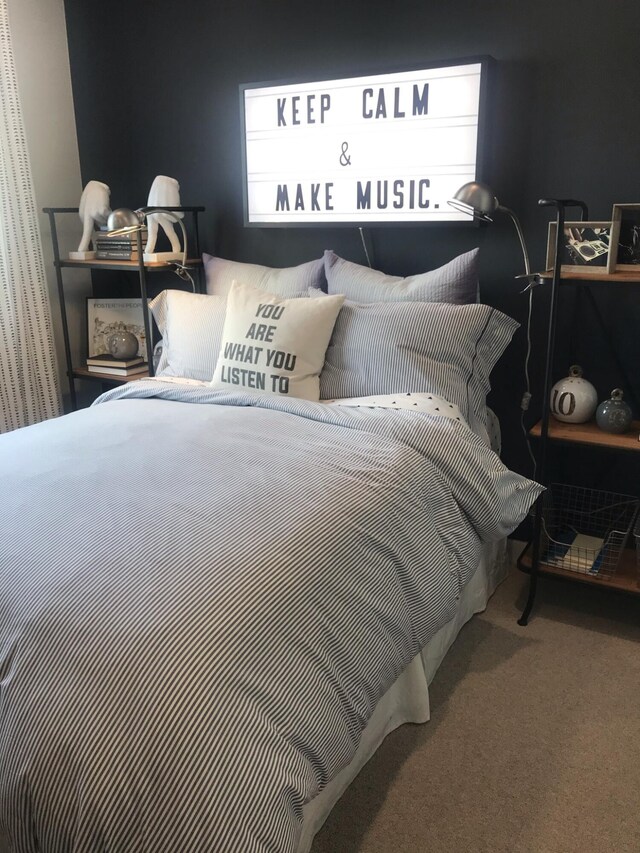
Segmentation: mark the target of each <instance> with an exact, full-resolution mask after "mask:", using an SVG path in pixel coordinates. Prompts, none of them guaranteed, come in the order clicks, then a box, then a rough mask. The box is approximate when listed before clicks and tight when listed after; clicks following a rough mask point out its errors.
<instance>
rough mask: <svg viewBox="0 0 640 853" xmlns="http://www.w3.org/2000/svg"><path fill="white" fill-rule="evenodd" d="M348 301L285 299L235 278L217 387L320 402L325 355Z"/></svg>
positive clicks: (216, 375) (215, 380)
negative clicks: (345, 302) (333, 331)
mask: <svg viewBox="0 0 640 853" xmlns="http://www.w3.org/2000/svg"><path fill="white" fill-rule="evenodd" d="M343 301H344V296H325V297H324V298H323V299H313V298H305V297H298V298H297V299H296V298H294V299H282V298H281V297H279V296H275V295H273V294H271V293H266V292H265V291H264V290H260V289H259V288H257V287H252V286H251V285H248V284H240V283H239V282H235V281H234V282H233V284H232V286H231V290H230V291H229V297H228V299H227V318H226V320H225V323H224V331H223V334H222V347H221V350H220V357H219V358H218V364H217V366H216V370H215V373H214V375H213V379H212V381H211V386H212V387H213V388H217V389H225V390H227V391H228V390H233V389H242V390H252V391H262V392H264V393H266V394H284V395H289V396H291V397H301V398H302V399H304V400H318V399H319V397H320V384H319V376H320V371H321V370H322V365H323V363H324V354H325V352H326V349H327V345H328V343H329V340H330V338H331V332H332V330H333V326H334V324H335V322H336V318H337V316H338V312H339V311H340V308H341V306H342V303H343Z"/></svg>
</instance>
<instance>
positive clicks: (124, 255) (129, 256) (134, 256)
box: [96, 249, 139, 261]
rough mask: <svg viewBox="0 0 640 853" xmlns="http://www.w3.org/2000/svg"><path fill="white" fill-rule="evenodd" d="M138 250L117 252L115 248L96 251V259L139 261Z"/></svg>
mask: <svg viewBox="0 0 640 853" xmlns="http://www.w3.org/2000/svg"><path fill="white" fill-rule="evenodd" d="M138 257H139V255H138V253H137V252H127V251H124V252H115V251H113V249H109V251H107V252H105V251H100V250H97V251H96V260H98V261H137V260H138Z"/></svg>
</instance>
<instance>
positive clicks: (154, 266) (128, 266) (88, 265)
mask: <svg viewBox="0 0 640 853" xmlns="http://www.w3.org/2000/svg"><path fill="white" fill-rule="evenodd" d="M55 266H59V267H75V268H76V269H90V270H134V271H135V270H139V269H140V264H139V263H138V261H122V260H113V261H108V260H102V259H101V260H98V259H94V260H92V261H74V260H72V259H71V258H61V259H60V261H56V263H55ZM187 266H188V267H192V268H194V269H196V268H197V267H201V266H202V261H199V260H198V259H197V258H190V259H189V260H187ZM143 267H144V269H145V270H146V271H147V272H162V271H163V270H171V265H170V264H167V263H159V262H156V263H145V264H143Z"/></svg>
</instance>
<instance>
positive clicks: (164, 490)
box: [0, 381, 539, 853]
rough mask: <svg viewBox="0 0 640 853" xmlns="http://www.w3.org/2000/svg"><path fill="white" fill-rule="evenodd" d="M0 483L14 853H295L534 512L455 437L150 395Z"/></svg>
mask: <svg viewBox="0 0 640 853" xmlns="http://www.w3.org/2000/svg"><path fill="white" fill-rule="evenodd" d="M0 480H1V482H2V484H3V487H2V491H1V493H0V850H2V851H3V853H5V851H7V853H9V851H11V853H32V851H40V853H62V851H65V853H66V851H98V850H99V851H114V853H115V852H116V851H117V853H119V852H120V851H149V853H151V851H154V853H155V852H156V851H172V853H173V851H181V853H182V851H185V852H186V851H189V853H191V851H220V853H227V851H229V853H235V851H237V853H251V851H256V852H258V851H259V853H266V851H279V853H288V851H294V850H295V849H296V844H297V838H298V835H299V832H300V827H301V815H302V806H303V804H304V803H305V802H306V801H308V800H310V799H311V798H312V797H314V796H315V795H316V794H317V793H318V791H319V790H320V789H321V788H322V787H323V786H324V785H325V784H326V783H327V782H328V780H330V779H331V778H333V777H334V776H335V774H336V773H337V772H338V771H339V770H340V769H341V768H342V767H344V766H345V765H346V764H347V763H348V762H349V761H350V759H351V757H352V756H353V754H354V751H355V749H356V747H357V744H358V740H359V737H360V734H361V732H362V730H363V728H364V726H365V725H366V723H367V720H368V719H369V717H370V715H371V714H372V712H373V709H374V708H375V706H376V703H377V701H378V699H379V698H380V697H381V696H382V695H383V693H384V692H385V691H386V690H387V688H388V687H389V686H390V685H391V684H392V683H393V681H394V680H395V679H396V677H397V676H398V675H399V673H400V672H401V671H402V670H403V668H404V667H405V666H406V665H407V664H408V662H409V661H410V660H411V659H412V658H413V657H414V656H415V654H416V653H417V652H418V650H419V649H420V648H421V647H422V646H423V645H424V644H425V643H426V642H427V641H428V640H429V638H430V637H431V636H432V635H433V634H434V633H435V632H436V631H437V630H438V629H439V628H440V627H441V626H442V625H443V624H445V623H446V622H447V620H448V619H449V617H450V616H451V614H452V613H453V612H454V609H455V604H456V599H457V598H458V596H459V595H460V591H461V589H462V588H463V586H464V585H465V583H466V582H467V581H468V580H469V578H470V576H471V574H472V571H473V567H474V566H475V565H476V564H477V557H478V553H479V549H480V545H481V541H489V540H492V539H495V538H499V537H502V536H504V535H505V533H507V532H509V530H510V529H512V528H513V527H514V526H515V525H516V524H517V523H518V522H519V521H520V519H521V518H522V517H523V516H524V514H525V512H526V510H527V508H528V507H529V506H530V504H531V503H532V501H533V500H534V498H535V496H536V495H537V494H538V491H539V487H537V486H536V485H535V484H533V483H531V482H530V481H528V480H525V479H523V478H521V477H519V476H518V475H516V474H513V473H511V472H509V471H507V469H506V468H504V466H502V464H501V463H500V461H499V460H498V458H497V457H496V456H495V455H494V454H493V453H492V452H491V451H490V450H489V449H488V448H487V447H486V445H485V444H484V443H483V442H482V441H481V440H480V439H479V438H478V437H476V436H475V435H473V434H472V433H471V432H470V430H469V429H468V428H467V427H466V426H464V425H463V424H462V423H459V422H456V421H454V420H450V419H444V418H439V417H432V416H429V415H425V414H418V413H412V412H409V411H406V410H384V409H359V408H346V407H342V406H326V405H323V404H321V403H312V402H306V401H301V400H291V399H287V398H284V397H271V396H269V397H261V396H258V395H250V394H243V395H229V394H226V393H224V392H214V391H212V390H211V389H208V388H202V387H198V386H191V387H189V386H185V385H183V386H179V385H175V384H173V385H172V384H169V383H166V384H164V383H158V382H145V381H139V382H135V383H131V384H130V385H127V386H124V387H122V388H118V389H116V390H114V391H111V392H109V393H108V394H107V395H104V396H103V397H102V398H101V402H100V404H99V405H95V406H93V407H92V408H90V409H86V410H82V411H79V412H76V413H74V414H72V415H68V416H66V417H64V418H59V419H57V420H52V421H48V422H46V423H43V424H39V425H37V426H33V427H29V428H26V429H23V430H17V431H15V432H13V433H9V434H7V435H4V436H0Z"/></svg>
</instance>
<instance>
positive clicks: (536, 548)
mask: <svg viewBox="0 0 640 853" xmlns="http://www.w3.org/2000/svg"><path fill="white" fill-rule="evenodd" d="M538 204H539V205H540V206H541V207H555V208H556V235H555V236H556V244H555V255H554V265H553V276H552V278H551V295H550V300H549V318H548V331H547V344H546V360H545V369H544V382H543V392H542V393H543V396H542V420H541V428H540V437H539V441H538V465H537V474H536V479H537V481H538V482H539V483H541V484H542V485H543V486H545V487H547V486H549V485H550V483H549V482H548V480H549V478H548V471H547V468H548V461H547V456H548V454H547V450H548V443H549V440H550V439H549V418H550V416H551V408H550V399H549V398H550V391H551V383H552V371H553V362H554V354H555V344H556V321H557V314H558V299H559V295H560V281H561V278H562V269H561V265H562V260H561V259H562V250H563V245H564V244H563V239H564V223H565V220H566V215H565V213H566V209H567V208H568V207H579V208H580V210H581V220H582V221H585V220H588V219H589V212H588V208H587V205H586V204H585V203H584V202H582V201H577V200H576V199H541V200H540V201H539V202H538ZM547 280H548V279H547V278H546V277H545V281H547ZM594 281H595V279H594ZM565 283H566V282H565ZM574 283H576V284H581V285H589V284H590V283H591V282H590V281H589V278H588V276H585V277H584V278H582V279H574ZM587 292H588V293H589V297H590V301H591V303H592V307H594V310H595V313H596V316H597V319H598V322H599V324H600V325H601V327H602V328H603V329H604V321H603V319H602V316H601V315H600V312H599V311H598V310H597V306H596V304H595V302H594V300H593V297H592V295H591V293H590V291H589V290H588V288H587ZM605 339H608V336H606V335H605ZM613 355H614V358H615V359H616V363H617V366H618V368H619V369H621V372H622V375H623V376H625V377H626V371H624V366H623V365H622V364H621V363H620V361H619V360H618V359H617V354H616V353H615V352H613ZM631 387H633V384H631ZM543 502H544V493H543V495H541V496H540V497H539V498H538V500H537V501H536V505H535V513H534V523H533V536H532V539H531V541H530V542H529V544H528V545H527V548H526V549H525V551H529V549H530V550H531V567H530V569H528V572H529V593H528V596H527V601H526V604H525V606H524V609H523V611H522V615H521V616H520V618H519V619H518V624H519V625H527V624H528V621H529V617H530V615H531V610H532V607H533V604H534V601H535V597H536V591H537V586H538V575H539V574H540V541H541V534H542V525H543V505H544V504H543Z"/></svg>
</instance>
